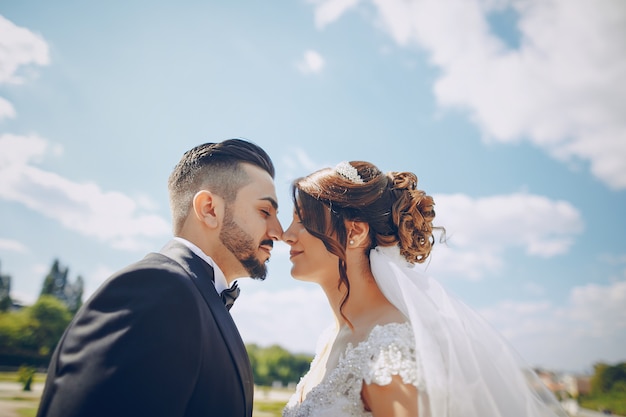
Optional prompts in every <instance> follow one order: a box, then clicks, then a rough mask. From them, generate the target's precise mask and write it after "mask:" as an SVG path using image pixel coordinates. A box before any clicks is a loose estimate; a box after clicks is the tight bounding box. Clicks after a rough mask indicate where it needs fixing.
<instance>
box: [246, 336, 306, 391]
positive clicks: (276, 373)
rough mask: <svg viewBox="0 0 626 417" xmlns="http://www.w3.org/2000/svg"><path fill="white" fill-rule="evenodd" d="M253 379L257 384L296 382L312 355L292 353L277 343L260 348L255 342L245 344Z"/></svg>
mask: <svg viewBox="0 0 626 417" xmlns="http://www.w3.org/2000/svg"><path fill="white" fill-rule="evenodd" d="M246 349H247V351H248V356H249V357H250V365H251V366H252V373H253V375H254V381H255V382H256V383H257V384H259V385H265V386H268V385H272V384H273V383H274V382H276V381H280V382H281V383H282V384H288V383H290V382H298V380H300V378H301V377H302V375H304V373H305V372H306V371H307V369H308V368H309V364H310V362H311V360H312V357H310V356H308V355H293V354H291V353H289V352H288V351H287V350H285V349H283V348H282V347H280V346H278V345H273V346H270V347H267V348H260V347H259V346H257V345H255V344H250V345H247V346H246Z"/></svg>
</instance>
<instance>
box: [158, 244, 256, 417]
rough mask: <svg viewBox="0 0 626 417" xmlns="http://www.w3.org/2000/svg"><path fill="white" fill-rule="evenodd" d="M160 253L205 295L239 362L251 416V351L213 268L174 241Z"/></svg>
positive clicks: (224, 336)
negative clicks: (220, 291) (217, 286)
mask: <svg viewBox="0 0 626 417" xmlns="http://www.w3.org/2000/svg"><path fill="white" fill-rule="evenodd" d="M161 253H162V254H163V255H165V256H167V257H168V258H170V259H172V260H174V261H176V262H177V263H178V264H179V265H180V266H181V267H182V268H183V269H184V270H185V271H186V272H187V273H188V275H189V277H190V278H191V281H192V282H193V283H194V284H195V286H196V287H197V288H198V291H199V292H200V294H201V295H202V298H204V301H205V302H206V304H207V306H208V307H209V309H210V310H211V312H212V313H213V317H215V321H216V323H217V326H218V327H219V329H220V332H221V334H222V337H223V338H224V340H225V342H226V345H227V346H228V350H229V352H230V355H231V358H232V360H233V363H235V365H236V368H237V372H238V374H239V380H240V382H241V386H242V390H243V392H244V394H245V398H246V409H247V410H248V411H249V412H248V414H247V415H250V414H251V412H252V411H251V410H252V396H253V392H252V390H253V386H254V383H253V380H252V374H251V373H250V361H249V359H248V353H247V351H246V347H245V345H244V344H243V341H242V340H241V336H240V335H239V331H238V330H237V326H236V325H235V322H234V321H233V319H232V317H231V315H230V313H229V312H228V310H226V307H224V303H223V302H222V299H221V298H220V296H219V294H218V293H217V291H216V290H215V285H214V284H213V268H212V267H211V266H210V265H208V264H207V263H206V262H204V261H203V260H202V259H201V258H199V257H198V256H196V255H195V254H194V253H193V252H192V251H191V250H190V249H189V248H187V247H186V246H185V245H184V244H182V243H180V242H177V241H175V240H172V241H170V242H169V243H168V244H167V245H166V246H165V247H164V248H163V249H161Z"/></svg>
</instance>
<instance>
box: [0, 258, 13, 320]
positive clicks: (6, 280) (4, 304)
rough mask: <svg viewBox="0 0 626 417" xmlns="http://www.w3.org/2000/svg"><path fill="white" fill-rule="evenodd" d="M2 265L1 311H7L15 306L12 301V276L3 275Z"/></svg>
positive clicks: (0, 276) (0, 274) (0, 275)
mask: <svg viewBox="0 0 626 417" xmlns="http://www.w3.org/2000/svg"><path fill="white" fill-rule="evenodd" d="M1 266H2V264H1V263H0V311H7V310H8V309H9V308H10V307H11V305H12V304H13V300H11V276H10V275H4V274H2V268H1Z"/></svg>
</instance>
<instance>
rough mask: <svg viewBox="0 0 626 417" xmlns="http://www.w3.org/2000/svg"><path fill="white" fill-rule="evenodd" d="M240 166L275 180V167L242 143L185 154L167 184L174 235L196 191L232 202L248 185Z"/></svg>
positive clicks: (230, 142)
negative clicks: (242, 165)
mask: <svg viewBox="0 0 626 417" xmlns="http://www.w3.org/2000/svg"><path fill="white" fill-rule="evenodd" d="M242 163H248V164H251V165H255V166H257V167H259V168H261V169H263V170H264V171H266V172H267V173H268V174H270V176H271V177H272V178H274V175H275V170H274V164H273V163H272V160H271V159H270V157H269V155H268V154H267V153H266V152H265V151H264V150H263V149H262V148H261V147H259V146H258V145H255V144H254V143H252V142H248V141H246V140H243V139H227V140H225V141H223V142H219V143H204V144H202V145H198V146H196V147H194V148H193V149H190V150H188V151H187V152H185V154H184V155H183V157H182V158H181V160H180V161H179V162H178V164H177V165H176V167H174V170H173V171H172V173H171V175H170V177H169V181H168V189H169V195H170V208H171V210H172V221H173V224H174V234H177V233H178V232H179V231H180V229H181V228H182V225H183V223H184V221H185V218H186V217H187V214H188V213H189V209H190V208H191V204H192V201H193V197H194V196H195V195H196V193H197V192H198V191H200V190H203V189H206V190H210V191H211V192H213V193H215V194H217V195H219V196H220V197H222V198H223V199H224V200H225V201H226V202H227V203H230V202H232V201H234V200H235V197H236V196H237V192H238V191H239V189H240V188H241V187H243V186H244V185H246V184H248V182H249V177H248V175H247V174H246V172H245V171H244V170H243V169H242V168H241V164H242Z"/></svg>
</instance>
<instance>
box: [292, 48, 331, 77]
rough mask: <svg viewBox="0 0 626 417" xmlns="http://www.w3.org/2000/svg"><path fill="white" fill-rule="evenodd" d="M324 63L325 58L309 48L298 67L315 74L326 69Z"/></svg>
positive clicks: (304, 71)
mask: <svg viewBox="0 0 626 417" xmlns="http://www.w3.org/2000/svg"><path fill="white" fill-rule="evenodd" d="M324 65H325V62H324V58H323V57H322V56H321V55H320V54H319V53H318V52H316V51H313V50H308V51H306V52H305V53H304V55H303V57H302V59H301V60H300V61H299V62H298V64H297V65H296V67H297V68H298V69H299V70H300V72H302V73H303V74H314V73H318V72H321V71H322V69H324Z"/></svg>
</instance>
